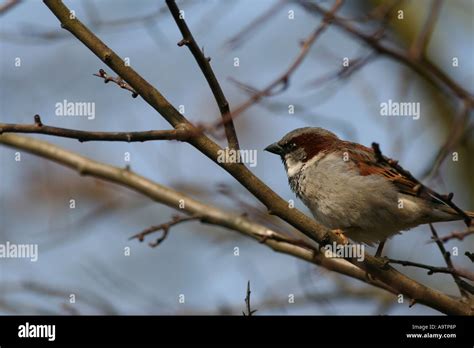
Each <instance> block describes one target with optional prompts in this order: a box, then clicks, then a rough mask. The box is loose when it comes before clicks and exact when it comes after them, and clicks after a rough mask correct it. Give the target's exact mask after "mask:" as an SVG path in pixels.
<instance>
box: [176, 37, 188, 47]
mask: <svg viewBox="0 0 474 348" xmlns="http://www.w3.org/2000/svg"><path fill="white" fill-rule="evenodd" d="M184 45H186V46H187V45H189V40H188V39H182V40H180V41H179V42H178V46H179V47H182V46H184Z"/></svg>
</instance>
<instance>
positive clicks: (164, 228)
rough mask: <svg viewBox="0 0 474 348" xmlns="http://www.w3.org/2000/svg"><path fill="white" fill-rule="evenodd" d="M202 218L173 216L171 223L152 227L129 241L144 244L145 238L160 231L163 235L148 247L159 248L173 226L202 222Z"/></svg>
mask: <svg viewBox="0 0 474 348" xmlns="http://www.w3.org/2000/svg"><path fill="white" fill-rule="evenodd" d="M201 219H202V216H200V215H191V216H180V215H173V218H172V220H171V221H168V222H165V223H163V224H161V225H155V226H150V227H148V228H147V229H144V230H143V231H141V232H139V233H137V234H135V235H133V236H131V237H130V238H129V240H132V239H135V238H136V239H138V240H139V241H140V242H143V241H144V240H145V236H147V235H149V234H151V233H154V232H157V231H160V230H162V231H163V235H162V236H161V237H160V238H157V239H156V240H155V241H154V242H150V243H149V244H148V245H150V246H151V247H152V248H154V247H156V246H158V245H160V244H161V242H163V241H164V240H165V239H166V237H168V233H169V231H170V228H171V227H172V226H175V225H178V224H180V223H182V222H186V221H192V220H201Z"/></svg>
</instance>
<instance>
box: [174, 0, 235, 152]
mask: <svg viewBox="0 0 474 348" xmlns="http://www.w3.org/2000/svg"><path fill="white" fill-rule="evenodd" d="M166 4H167V5H168V7H169V9H170V12H171V14H172V15H173V18H174V20H175V22H176V24H177V25H178V28H179V30H180V31H181V34H182V35H183V39H182V40H181V41H180V42H178V46H183V45H186V46H187V47H188V48H189V50H190V51H191V53H192V55H193V57H194V59H196V62H197V63H198V65H199V68H201V71H202V73H203V74H204V77H205V78H206V80H207V83H208V84H209V87H210V88H211V91H212V94H214V98H215V99H216V102H217V106H218V107H219V110H220V112H221V115H222V117H226V116H227V115H231V112H230V108H229V102H228V101H227V99H226V97H225V95H224V92H223V91H222V88H221V86H220V84H219V81H217V78H216V75H215V74H214V71H213V70H212V68H211V64H210V61H211V58H209V57H206V56H205V55H204V52H203V51H202V50H201V49H200V48H199V45H198V44H197V42H196V40H195V39H194V37H193V34H191V31H190V30H189V28H188V25H187V24H186V22H185V20H184V16H181V13H180V10H179V8H178V6H177V5H176V2H174V1H173V0H166ZM224 129H225V134H226V137H227V141H228V143H229V147H230V148H231V149H236V150H238V149H239V140H238V138H237V133H236V132H235V127H234V123H233V122H232V118H230V119H229V121H228V122H226V123H225V125H224Z"/></svg>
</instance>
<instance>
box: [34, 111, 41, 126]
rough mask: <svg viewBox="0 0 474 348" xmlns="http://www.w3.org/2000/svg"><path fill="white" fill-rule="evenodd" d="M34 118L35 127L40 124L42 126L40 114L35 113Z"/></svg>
mask: <svg viewBox="0 0 474 348" xmlns="http://www.w3.org/2000/svg"><path fill="white" fill-rule="evenodd" d="M34 120H35V125H36V126H37V127H42V126H43V123H42V122H41V117H40V115H38V114H36V115H35V116H34Z"/></svg>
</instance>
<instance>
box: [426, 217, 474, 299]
mask: <svg viewBox="0 0 474 348" xmlns="http://www.w3.org/2000/svg"><path fill="white" fill-rule="evenodd" d="M429 225H430V230H431V234H432V235H433V240H435V242H436V245H437V246H438V248H439V251H440V252H441V255H443V258H444V261H445V262H446V265H447V266H448V268H450V269H452V270H454V269H455V268H454V265H453V262H452V261H451V254H450V253H449V251H446V248H445V247H444V244H443V242H441V241H440V240H439V237H438V233H437V232H436V230H435V228H434V227H433V224H429ZM451 275H452V277H453V279H454V281H455V283H456V285H457V286H458V288H459V291H460V292H461V295H462V296H468V293H467V291H466V289H464V287H463V283H462V282H461V279H460V278H459V276H460V275H459V274H458V273H457V272H456V273H451ZM470 280H474V277H473V278H470Z"/></svg>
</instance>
